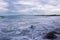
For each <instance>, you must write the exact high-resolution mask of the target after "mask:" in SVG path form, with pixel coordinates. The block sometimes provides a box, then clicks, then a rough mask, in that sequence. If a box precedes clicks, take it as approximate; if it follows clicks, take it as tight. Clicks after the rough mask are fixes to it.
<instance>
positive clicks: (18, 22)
mask: <svg viewBox="0 0 60 40" xmlns="http://www.w3.org/2000/svg"><path fill="white" fill-rule="evenodd" d="M56 28H60V16H0V40H48V39H43V38H42V36H43V35H44V34H46V33H48V32H50V31H54V30H55V29H56ZM55 40H59V38H57V39H55Z"/></svg>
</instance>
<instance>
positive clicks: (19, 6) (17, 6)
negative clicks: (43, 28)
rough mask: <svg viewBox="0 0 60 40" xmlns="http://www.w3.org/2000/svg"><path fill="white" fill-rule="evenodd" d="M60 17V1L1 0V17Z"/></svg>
mask: <svg viewBox="0 0 60 40" xmlns="http://www.w3.org/2000/svg"><path fill="white" fill-rule="evenodd" d="M53 14H54V15H55V14H56V15H60V0H0V15H53Z"/></svg>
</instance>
